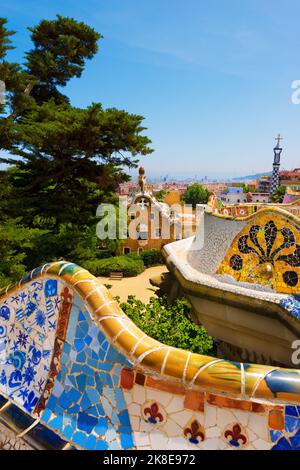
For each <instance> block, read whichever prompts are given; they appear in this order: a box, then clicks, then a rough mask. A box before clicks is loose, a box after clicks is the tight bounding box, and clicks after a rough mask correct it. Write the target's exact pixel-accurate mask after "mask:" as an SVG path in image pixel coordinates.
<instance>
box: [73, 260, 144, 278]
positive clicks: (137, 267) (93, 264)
mask: <svg viewBox="0 0 300 470" xmlns="http://www.w3.org/2000/svg"><path fill="white" fill-rule="evenodd" d="M82 267H84V268H85V269H87V270H88V271H90V272H91V273H92V274H94V276H109V275H110V273H111V272H122V273H123V276H124V277H131V276H137V275H138V274H141V273H142V272H143V271H144V270H145V265H144V263H143V260H142V259H132V258H130V257H129V256H115V257H111V258H105V259H95V260H87V261H85V262H83V263H82Z"/></svg>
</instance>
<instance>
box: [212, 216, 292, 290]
mask: <svg viewBox="0 0 300 470" xmlns="http://www.w3.org/2000/svg"><path fill="white" fill-rule="evenodd" d="M217 273H218V274H229V275H231V276H233V277H234V278H235V279H237V280H238V281H240V282H250V283H256V284H262V285H267V286H269V287H271V288H272V289H274V290H275V291H277V292H283V293H290V294H297V293H299V291H300V288H299V286H300V283H299V280H300V234H299V229H298V227H296V226H294V225H292V224H291V223H290V222H288V221H287V220H285V219H284V218H282V217H279V216H277V215H276V214H270V213H264V214H259V215H258V216H257V217H256V218H255V222H253V223H252V224H249V225H247V226H246V228H245V229H244V230H243V231H242V233H240V234H239V235H238V236H237V237H236V239H235V240H234V241H233V243H232V245H231V247H230V249H229V251H228V253H227V254H226V256H225V258H224V260H223V261H222V263H221V265H220V267H219V269H218V271H217Z"/></svg>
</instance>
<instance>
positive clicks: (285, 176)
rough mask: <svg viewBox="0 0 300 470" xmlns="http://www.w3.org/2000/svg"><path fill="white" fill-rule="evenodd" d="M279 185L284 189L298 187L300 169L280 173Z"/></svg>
mask: <svg viewBox="0 0 300 470" xmlns="http://www.w3.org/2000/svg"><path fill="white" fill-rule="evenodd" d="M280 185H281V186H286V187H290V188H291V187H300V168H295V169H294V170H290V171H281V172H280Z"/></svg>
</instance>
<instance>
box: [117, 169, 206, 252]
mask: <svg viewBox="0 0 300 470" xmlns="http://www.w3.org/2000/svg"><path fill="white" fill-rule="evenodd" d="M163 189H166V186H165V185H164V188H163ZM169 196H170V203H172V204H175V206H177V208H176V210H175V206H174V207H173V208H172V205H169V204H167V203H166V202H159V201H157V199H156V198H155V196H154V194H153V190H152V188H151V187H150V186H149V185H148V184H147V183H146V177H145V171H144V169H143V168H140V170H139V180H138V185H135V191H134V194H133V195H132V198H131V202H130V204H129V206H128V221H129V222H132V223H133V224H135V221H136V230H135V238H134V237H132V236H131V235H132V234H131V233H128V237H127V239H125V240H124V241H123V243H122V245H121V248H120V251H121V252H123V253H124V254H129V253H132V252H134V253H141V252H142V251H144V250H160V249H161V248H162V247H163V246H164V245H166V244H167V243H171V242H173V241H175V240H180V239H181V238H188V237H191V236H193V235H194V234H195V232H196V228H197V227H196V225H197V220H196V214H195V212H194V211H192V210H191V212H190V213H188V212H187V213H184V212H181V208H182V206H181V205H180V204H179V203H178V200H179V198H180V194H179V192H177V193H176V192H172V191H170V193H169ZM156 217H157V220H155V219H156ZM137 219H138V220H137ZM166 227H169V230H168V229H166Z"/></svg>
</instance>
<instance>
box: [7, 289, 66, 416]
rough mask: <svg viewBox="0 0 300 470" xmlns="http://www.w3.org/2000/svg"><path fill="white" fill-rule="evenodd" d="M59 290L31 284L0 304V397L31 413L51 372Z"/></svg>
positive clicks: (59, 301)
mask: <svg viewBox="0 0 300 470" xmlns="http://www.w3.org/2000/svg"><path fill="white" fill-rule="evenodd" d="M60 291H61V286H60V285H59V283H58V282H57V281H56V280H47V281H39V280H36V281H33V282H31V283H30V284H28V285H27V286H26V287H24V289H22V290H20V291H19V292H17V293H16V294H14V295H13V296H11V297H10V298H9V299H8V300H6V301H5V302H3V303H1V304H0V393H2V394H3V395H5V396H7V397H9V398H11V399H13V400H14V402H15V403H17V404H18V405H19V406H21V407H22V408H23V409H25V410H26V411H29V412H33V411H34V408H35V406H36V404H37V402H38V399H39V397H40V395H41V393H42V392H43V389H44V387H45V384H46V381H47V377H48V374H49V370H50V364H51V357H52V352H53V348H54V341H55V333H56V326H57V318H58V314H59V310H60V303H61V296H60V294H61V292H60Z"/></svg>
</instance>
